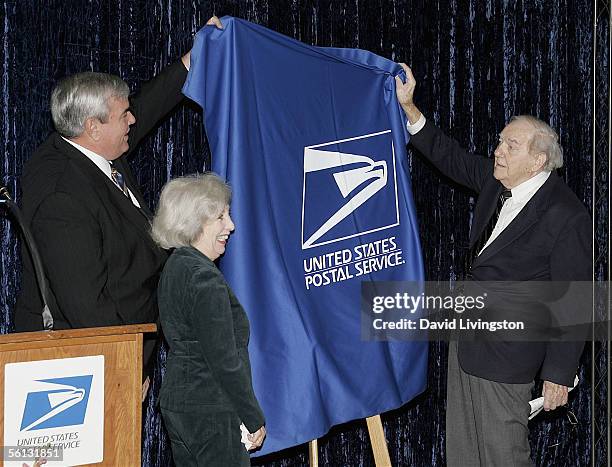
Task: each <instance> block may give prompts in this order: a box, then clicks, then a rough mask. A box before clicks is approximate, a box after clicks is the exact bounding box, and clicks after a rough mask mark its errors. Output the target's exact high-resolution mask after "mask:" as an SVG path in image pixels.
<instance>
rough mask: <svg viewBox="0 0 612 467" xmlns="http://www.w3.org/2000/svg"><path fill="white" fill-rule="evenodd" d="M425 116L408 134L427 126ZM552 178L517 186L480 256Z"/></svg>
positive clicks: (542, 174) (544, 175) (540, 176)
mask: <svg viewBox="0 0 612 467" xmlns="http://www.w3.org/2000/svg"><path fill="white" fill-rule="evenodd" d="M425 122H427V120H426V119H425V115H423V114H421V116H420V117H419V119H418V120H417V121H416V122H415V123H414V124H410V121H408V123H407V124H406V128H407V129H408V133H410V134H411V135H416V134H417V133H418V132H419V131H421V130H422V129H423V127H424V126H425ZM549 176H550V172H549V171H542V172H540V173H539V174H537V175H534V176H533V177H531V178H530V179H529V180H525V181H524V182H523V183H521V184H520V185H518V186H515V187H514V188H512V189H511V190H510V191H511V192H512V197H511V198H508V199H507V200H506V202H505V203H504V205H503V207H502V209H501V211H500V213H499V218H498V219H497V223H496V224H495V227H494V228H493V232H491V236H490V237H489V239H488V240H487V243H486V244H485V246H484V247H483V248H482V250H480V251H479V252H478V254H480V253H482V251H483V250H484V249H485V248H486V247H488V246H489V245H490V244H491V243H492V242H493V241H494V240H495V239H496V238H497V237H499V235H500V234H501V233H502V232H503V231H504V229H505V228H506V227H508V225H510V222H512V221H513V220H514V218H515V217H516V216H517V215H518V214H519V212H521V211H522V210H523V208H524V207H525V205H526V204H527V203H528V202H529V200H530V199H531V198H533V195H535V194H536V192H537V191H538V190H539V189H540V188H541V187H542V185H544V183H545V182H546V180H548V177H549Z"/></svg>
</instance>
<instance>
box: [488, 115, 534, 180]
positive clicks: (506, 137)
mask: <svg viewBox="0 0 612 467" xmlns="http://www.w3.org/2000/svg"><path fill="white" fill-rule="evenodd" d="M533 132H534V129H533V128H532V127H531V125H529V124H528V123H527V122H524V121H522V120H515V121H513V122H510V123H509V124H508V125H507V126H506V127H505V128H504V129H503V131H502V132H501V134H500V135H499V144H498V145H497V149H495V167H494V170H493V176H494V177H495V178H496V179H497V180H499V181H500V182H501V183H502V184H503V185H504V186H505V187H506V188H507V189H512V188H514V187H516V186H518V185H520V184H521V183H523V182H524V181H526V180H529V179H530V178H531V177H533V176H534V175H536V174H538V173H539V172H541V171H542V166H543V164H544V162H545V160H546V156H545V155H544V154H539V155H538V154H531V153H530V152H529V142H530V140H531V137H532V136H533Z"/></svg>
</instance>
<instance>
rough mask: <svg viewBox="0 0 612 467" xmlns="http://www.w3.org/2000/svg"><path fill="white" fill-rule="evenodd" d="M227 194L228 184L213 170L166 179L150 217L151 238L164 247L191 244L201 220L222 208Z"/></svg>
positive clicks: (197, 235)
mask: <svg viewBox="0 0 612 467" xmlns="http://www.w3.org/2000/svg"><path fill="white" fill-rule="evenodd" d="M231 197H232V192H231V189H230V187H229V185H227V183H225V182H224V181H223V180H222V179H221V178H220V177H219V176H218V175H216V174H214V173H213V172H206V173H205V174H202V175H198V174H196V175H188V176H186V177H180V178H175V179H174V180H171V181H169V182H168V183H166V185H165V186H164V188H163V190H162V193H161V196H160V197H159V206H158V207H157V213H156V214H155V217H154V218H153V226H152V231H151V235H152V236H153V240H155V242H156V243H157V244H158V245H159V246H161V247H162V248H166V249H167V248H177V247H181V246H189V245H191V244H193V243H194V242H195V241H196V240H197V239H198V238H199V237H200V235H202V226H203V224H205V223H207V222H208V221H210V220H212V219H214V218H215V217H217V216H218V215H219V214H220V213H221V212H223V209H225V206H228V205H229V203H230V201H231Z"/></svg>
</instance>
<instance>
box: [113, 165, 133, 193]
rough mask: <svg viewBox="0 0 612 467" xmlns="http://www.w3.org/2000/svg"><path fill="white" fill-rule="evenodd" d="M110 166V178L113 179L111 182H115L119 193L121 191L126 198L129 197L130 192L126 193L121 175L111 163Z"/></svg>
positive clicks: (125, 186)
mask: <svg viewBox="0 0 612 467" xmlns="http://www.w3.org/2000/svg"><path fill="white" fill-rule="evenodd" d="M110 166H111V178H112V179H113V182H115V185H117V186H118V187H119V189H120V190H121V191H123V194H124V195H125V196H127V197H128V198H129V197H130V192H129V191H128V187H127V185H126V184H125V180H124V179H123V175H122V174H121V172H119V171H118V170H117V169H116V168H115V166H114V165H113V163H112V162H111V163H110Z"/></svg>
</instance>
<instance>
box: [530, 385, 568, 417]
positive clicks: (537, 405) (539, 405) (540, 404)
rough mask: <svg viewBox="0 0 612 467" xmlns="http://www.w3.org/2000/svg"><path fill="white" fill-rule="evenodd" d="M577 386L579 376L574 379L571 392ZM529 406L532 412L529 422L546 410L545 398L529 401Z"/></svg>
mask: <svg viewBox="0 0 612 467" xmlns="http://www.w3.org/2000/svg"><path fill="white" fill-rule="evenodd" d="M576 386H578V376H577V375H576V376H575V377H574V385H573V386H572V387H571V388H569V390H570V391H571V390H572V389H574V388H575V387H576ZM529 406H530V407H531V411H530V412H529V420H531V419H532V418H533V417H535V416H536V415H537V414H539V413H540V412H541V411H542V409H543V408H544V396H542V397H538V398H537V399H534V400H532V401H529Z"/></svg>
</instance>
